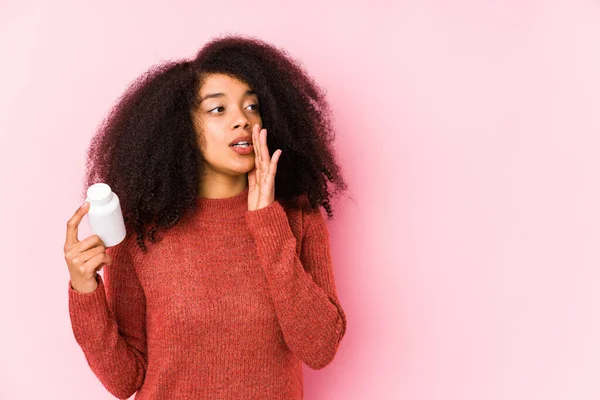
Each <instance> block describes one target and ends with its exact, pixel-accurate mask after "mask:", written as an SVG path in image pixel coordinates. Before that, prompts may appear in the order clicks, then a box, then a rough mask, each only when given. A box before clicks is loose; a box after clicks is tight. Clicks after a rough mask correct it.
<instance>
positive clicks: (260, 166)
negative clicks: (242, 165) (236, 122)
mask: <svg viewBox="0 0 600 400" xmlns="http://www.w3.org/2000/svg"><path fill="white" fill-rule="evenodd" d="M252 147H253V149H254V169H253V170H252V171H250V172H248V210H250V211H252V210H258V209H260V208H263V207H266V206H268V205H269V204H271V203H273V202H274V201H275V173H276V172H277V161H279V156H281V153H282V150H281V149H278V150H277V151H275V153H273V158H271V156H270V155H269V148H268V147H267V130H266V129H260V126H259V125H258V124H256V125H254V126H253V127H252Z"/></svg>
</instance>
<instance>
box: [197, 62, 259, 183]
mask: <svg viewBox="0 0 600 400" xmlns="http://www.w3.org/2000/svg"><path fill="white" fill-rule="evenodd" d="M199 96H200V97H199V99H200V105H199V107H198V109H197V110H196V111H195V112H194V124H195V126H196V132H198V145H199V147H200V150H201V152H202V155H203V157H204V160H205V164H206V166H205V168H206V173H207V174H219V175H226V176H237V175H240V174H246V173H248V172H250V171H252V169H253V168H254V151H250V153H249V154H247V155H242V154H238V153H236V152H235V151H234V150H233V149H234V148H233V147H231V143H232V142H233V140H234V139H236V138H238V137H240V136H247V137H248V142H249V143H250V145H252V127H253V126H254V125H256V124H258V125H259V127H260V128H261V129H262V120H261V118H260V113H259V111H258V96H257V95H256V94H254V93H253V92H252V88H251V87H250V86H248V85H247V84H246V83H244V82H242V81H240V80H238V79H236V78H233V77H230V76H228V75H224V74H209V75H207V76H206V78H205V80H204V82H203V84H202V86H201V89H200V94H199Z"/></svg>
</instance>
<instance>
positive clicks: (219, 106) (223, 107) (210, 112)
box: [209, 106, 224, 113]
mask: <svg viewBox="0 0 600 400" xmlns="http://www.w3.org/2000/svg"><path fill="white" fill-rule="evenodd" d="M217 108H224V107H221V106H219V107H215V108H213V109H212V110H210V111H209V113H212V112H213V111H215V110H216V109H217Z"/></svg>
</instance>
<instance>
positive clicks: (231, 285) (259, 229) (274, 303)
mask: <svg viewBox="0 0 600 400" xmlns="http://www.w3.org/2000/svg"><path fill="white" fill-rule="evenodd" d="M134 238H135V235H129V234H128V236H127V237H126V239H125V240H124V241H123V242H121V243H120V244H118V245H116V246H114V247H110V248H108V249H107V250H106V252H107V253H108V254H110V255H111V256H112V258H113V264H112V265H109V266H105V267H104V268H103V270H102V272H101V273H102V275H100V274H98V275H97V276H96V279H97V282H98V288H97V289H96V290H95V291H93V292H91V293H81V292H78V291H76V290H74V289H73V287H72V286H71V282H70V281H69V288H68V290H69V292H68V293H69V294H68V296H69V315H70V318H71V325H72V329H73V333H74V337H75V339H76V341H77V343H78V344H79V346H80V347H81V349H82V350H83V353H84V355H85V358H86V360H87V362H88V364H89V366H90V367H91V370H92V371H93V373H94V374H95V375H96V376H97V378H98V379H99V380H100V382H101V383H102V384H103V385H104V387H105V388H106V389H107V390H108V391H109V392H110V393H111V394H112V395H114V396H116V397H117V398H119V399H128V398H129V397H131V396H132V395H133V394H134V393H135V399H136V400H150V399H152V400H159V399H160V400H162V399H186V400H187V399H211V400H214V399H225V400H227V399H235V400H244V399H260V400H268V399H285V400H295V399H302V398H303V379H302V363H304V364H306V365H307V366H308V367H309V368H311V369H315V370H316V369H321V368H323V367H325V366H326V365H328V364H329V363H331V361H332V360H333V359H334V357H335V354H336V352H337V349H338V346H339V343H340V341H341V339H342V337H343V336H344V333H345V331H346V316H345V314H344V311H343V310H342V307H341V305H340V302H339V301H338V297H337V294H336V288H335V283H334V278H333V272H332V263H331V253H330V247H329V234H328V230H327V226H326V224H325V218H324V216H323V215H322V214H321V211H320V209H316V210H313V211H307V210H304V211H303V210H301V209H292V208H289V209H288V208H284V207H283V206H282V204H281V203H280V202H279V201H277V200H276V201H275V202H273V203H272V204H270V205H269V206H267V207H264V208H261V209H258V210H252V211H249V210H248V188H246V189H245V190H244V191H242V192H241V193H240V194H238V195H236V196H233V197H227V198H221V199H209V198H199V199H198V203H197V205H196V206H195V207H194V208H192V209H191V210H190V212H189V213H187V214H186V215H185V216H184V218H182V219H181V220H180V221H179V223H178V224H176V225H175V226H174V227H172V228H171V229H170V230H169V231H166V232H164V233H163V236H162V240H160V241H159V242H156V243H149V244H148V251H147V252H146V253H144V252H142V251H141V249H140V248H139V247H138V245H137V243H136V241H135V239H134ZM84 397H85V396H84Z"/></svg>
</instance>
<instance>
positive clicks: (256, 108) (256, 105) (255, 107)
mask: <svg viewBox="0 0 600 400" xmlns="http://www.w3.org/2000/svg"><path fill="white" fill-rule="evenodd" d="M248 107H254V109H253V110H252V111H257V110H258V104H250V105H249V106H248ZM220 108H225V107H222V106H219V107H215V108H213V109H212V110H210V111H208V112H209V113H211V114H214V113H213V111H215V110H218V109H220ZM219 112H220V111H217V113H219Z"/></svg>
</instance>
